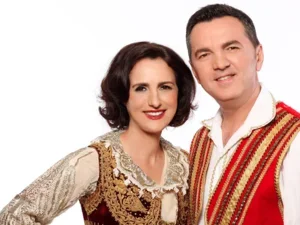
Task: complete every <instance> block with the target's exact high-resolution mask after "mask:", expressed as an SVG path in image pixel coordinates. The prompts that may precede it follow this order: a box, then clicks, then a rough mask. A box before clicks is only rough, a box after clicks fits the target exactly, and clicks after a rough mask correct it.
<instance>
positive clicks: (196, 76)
mask: <svg viewBox="0 0 300 225" xmlns="http://www.w3.org/2000/svg"><path fill="white" fill-rule="evenodd" d="M189 63H190V65H191V68H192V71H193V74H194V77H195V78H196V80H197V82H198V84H200V79H199V76H198V73H197V72H196V70H195V67H194V66H193V63H192V61H191V60H189Z"/></svg>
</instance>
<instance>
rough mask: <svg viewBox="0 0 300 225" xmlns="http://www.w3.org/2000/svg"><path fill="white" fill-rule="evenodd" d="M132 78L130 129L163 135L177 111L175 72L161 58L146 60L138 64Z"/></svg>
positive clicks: (129, 108) (129, 103)
mask: <svg viewBox="0 0 300 225" xmlns="http://www.w3.org/2000/svg"><path fill="white" fill-rule="evenodd" d="M129 79H130V87H129V98H128V101H127V103H126V107H127V111H128V114H129V117H130V121H129V127H128V128H129V129H137V130H141V131H143V132H146V133H153V134H154V133H156V134H160V133H161V132H162V130H163V129H164V128H165V127H167V126H168V125H169V123H170V122H171V121H172V119H173V117H174V115H175V113H176V110H177V99H178V87H177V84H176V79H175V74H174V71H173V70H172V68H170V67H169V66H168V65H167V63H166V62H165V61H164V60H163V59H161V58H156V59H150V58H145V59H142V60H140V61H138V62H137V63H136V64H135V66H134V67H133V69H132V70H131V72H130V75H129Z"/></svg>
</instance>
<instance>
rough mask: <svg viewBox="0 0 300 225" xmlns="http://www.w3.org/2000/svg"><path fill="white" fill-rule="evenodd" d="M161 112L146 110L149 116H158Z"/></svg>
mask: <svg viewBox="0 0 300 225" xmlns="http://www.w3.org/2000/svg"><path fill="white" fill-rule="evenodd" d="M162 113H163V112H162V111H160V112H147V114H148V115H150V116H159V115H161V114H162Z"/></svg>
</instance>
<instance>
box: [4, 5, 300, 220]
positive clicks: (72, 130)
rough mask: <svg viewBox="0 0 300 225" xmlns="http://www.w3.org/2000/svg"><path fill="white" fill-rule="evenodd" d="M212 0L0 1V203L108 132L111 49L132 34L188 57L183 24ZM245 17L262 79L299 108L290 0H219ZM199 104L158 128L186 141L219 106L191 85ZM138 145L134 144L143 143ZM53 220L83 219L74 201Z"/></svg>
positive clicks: (295, 19) (295, 18) (296, 18)
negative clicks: (105, 112)
mask: <svg viewBox="0 0 300 225" xmlns="http://www.w3.org/2000/svg"><path fill="white" fill-rule="evenodd" d="M209 3H215V1H203V0H202V1H200V0H197V1H196V0H194V1H187V0H184V1H183V0H182V1H175V0H168V1H162V0H160V1H158V0H152V1H138V0H136V1H130V0H127V1H121V0H120V1H113V0H109V1H100V0H99V1H95V0H94V1H78V0H72V1H71V0H70V1H67V0H52V1H41V0H36V1H33V0H27V1H21V0H19V1H16V0H10V1H8V0H7V1H5V0H2V1H0V107H1V108H0V153H1V154H0V210H1V208H3V207H4V206H5V205H6V204H7V203H8V202H9V201H10V200H11V199H12V198H13V197H14V196H15V194H17V193H19V192H20V191H21V190H22V189H23V188H25V187H26V186H27V185H28V184H30V183H31V182H32V181H33V180H34V179H35V178H37V177H38V176H39V175H40V174H41V173H43V172H44V171H45V170H46V169H47V168H49V167H50V166H51V165H52V164H54V163H55V162H56V161H58V160H59V159H60V158H62V157H63V156H65V155H66V154H68V153H70V152H72V151H75V150H77V149H79V148H81V147H84V146H86V145H87V144H88V143H89V141H90V140H92V139H94V138H95V137H97V136H98V135H101V134H103V133H104V132H107V131H109V127H108V126H107V124H106V122H105V121H104V120H103V119H102V118H101V117H100V115H99V114H98V109H97V107H98V105H99V102H98V100H97V95H98V94H99V84H100V81H101V79H102V77H103V75H104V74H105V72H106V70H107V68H108V65H109V62H110V61H111V59H112V57H113V56H114V55H115V54H116V53H117V51H118V50H119V49H120V48H121V47H123V46H124V45H126V44H129V43H131V42H134V41H142V40H147V41H152V42H157V43H160V44H164V45H167V46H169V47H171V48H173V49H174V50H175V51H177V52H178V53H179V54H180V55H181V56H182V57H183V58H184V59H185V60H186V62H188V57H187V51H186V46H185V26H186V23H187V21H188V19H189V17H190V16H191V15H192V13H194V12H195V11H196V10H197V9H199V8H200V7H202V6H204V5H206V4H209ZM225 3H229V4H231V5H233V6H235V7H238V8H240V9H242V10H244V11H245V12H246V13H247V14H248V15H250V16H251V18H252V19H253V21H254V23H255V25H256V28H257V33H258V37H259V40H260V41H261V43H262V44H263V47H264V51H265V62H264V66H263V69H262V71H261V72H260V74H259V76H260V80H261V81H262V82H263V84H264V85H265V86H266V87H267V88H268V89H269V90H271V91H272V92H273V94H274V96H275V98H276V99H278V100H279V99H280V100H284V101H285V102H286V103H287V104H289V105H291V106H293V107H294V108H295V109H297V110H300V102H299V94H300V91H299V88H300V86H299V85H298V83H299V76H300V73H299V67H300V62H299V60H300V57H299V56H300V41H299V40H300V32H299V30H300V25H299V23H300V13H299V3H298V2H297V0H294V1H292V0H285V1H261V0H253V1H248V2H244V1H243V2H242V1H238V0H237V1H233V0H232V1H226V2H225ZM197 91H198V93H197V100H196V101H197V102H198V104H199V108H198V110H197V112H195V113H194V115H193V117H192V118H191V119H190V120H189V121H188V122H187V123H186V124H185V125H184V126H182V127H180V128H177V129H168V130H167V131H165V132H164V137H165V138H167V139H168V140H170V141H171V142H173V143H174V144H175V145H179V146H181V147H183V148H185V149H188V148H189V145H190V141H191V139H192V136H193V134H194V132H195V131H196V130H197V129H198V128H199V127H200V126H201V123H200V121H201V120H203V119H204V118H209V117H212V116H213V115H214V114H215V112H216V110H217V105H216V103H215V102H214V100H213V99H211V98H210V97H209V96H208V95H207V94H205V93H204V92H203V90H202V89H201V88H200V86H199V85H198V90H197ZM141 151H142V150H141ZM54 224H57V225H58V224H60V225H62V224H64V225H65V224H78V225H79V224H83V219H82V215H81V210H80V207H79V205H78V204H77V205H76V206H75V207H73V208H71V209H70V210H68V211H67V212H66V213H64V214H63V215H62V216H60V217H59V218H57V219H55V221H54Z"/></svg>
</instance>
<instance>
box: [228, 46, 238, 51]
mask: <svg viewBox="0 0 300 225" xmlns="http://www.w3.org/2000/svg"><path fill="white" fill-rule="evenodd" d="M227 49H228V50H230V51H232V50H236V49H239V48H238V47H237V46H230V47H228V48H227Z"/></svg>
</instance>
